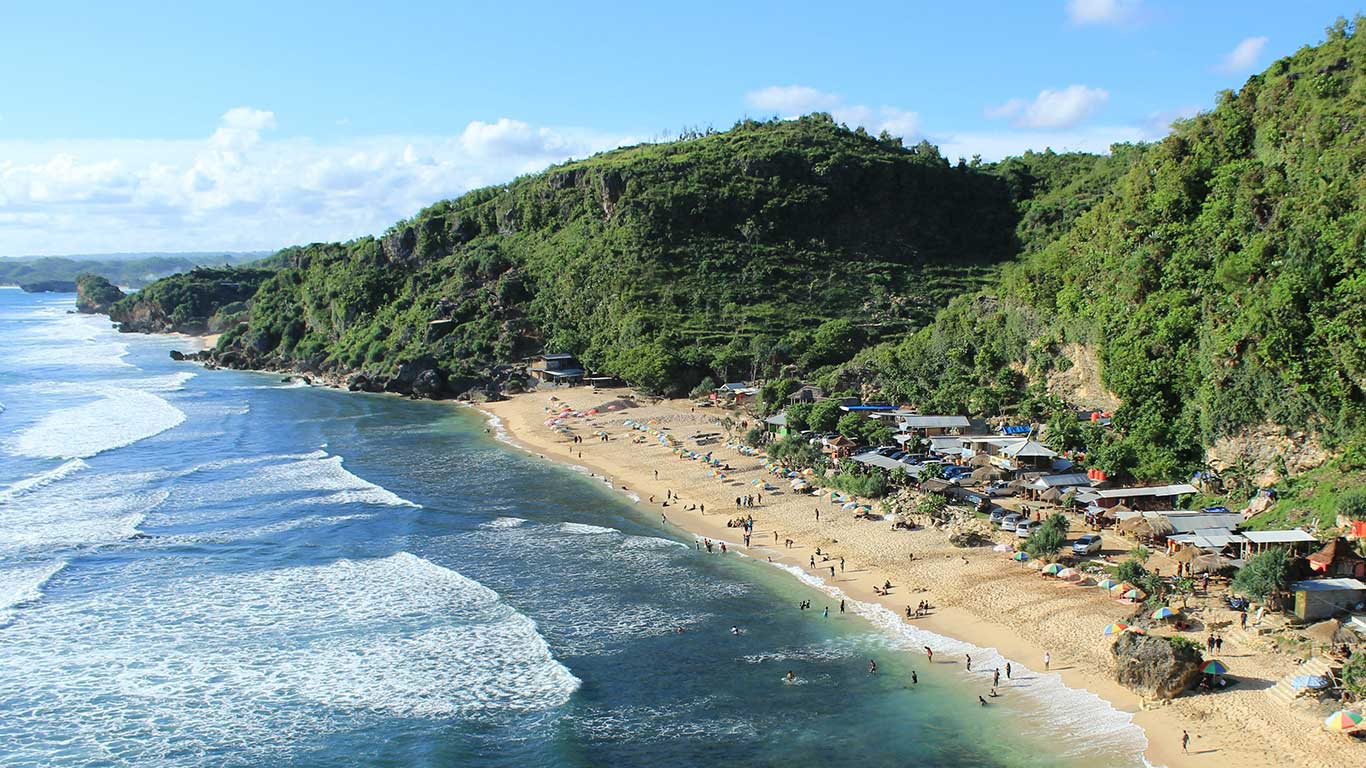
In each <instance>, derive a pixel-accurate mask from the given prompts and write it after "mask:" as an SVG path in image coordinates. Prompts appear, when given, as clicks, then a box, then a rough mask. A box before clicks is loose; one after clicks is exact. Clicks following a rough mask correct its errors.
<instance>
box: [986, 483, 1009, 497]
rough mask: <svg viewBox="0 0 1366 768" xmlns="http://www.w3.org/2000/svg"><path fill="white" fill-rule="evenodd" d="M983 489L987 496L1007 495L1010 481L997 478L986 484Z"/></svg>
mask: <svg viewBox="0 0 1366 768" xmlns="http://www.w3.org/2000/svg"><path fill="white" fill-rule="evenodd" d="M985 491H986V494H987V495H988V496H1009V495H1010V483H1009V482H1007V481H1005V480H997V481H995V482H993V483H991V484H990V485H988V486H987V487H986V489H985Z"/></svg>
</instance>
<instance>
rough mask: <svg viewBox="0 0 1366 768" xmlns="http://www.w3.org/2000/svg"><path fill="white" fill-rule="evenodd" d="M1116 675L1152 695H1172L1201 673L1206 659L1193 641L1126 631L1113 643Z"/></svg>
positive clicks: (1139, 691) (1179, 691)
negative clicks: (1184, 642)
mask: <svg viewBox="0 0 1366 768" xmlns="http://www.w3.org/2000/svg"><path fill="white" fill-rule="evenodd" d="M1110 653H1112V654H1113V655H1114V657H1115V679H1116V680H1117V681H1119V683H1120V684H1121V685H1123V686H1125V687H1127V688H1129V689H1130V690H1132V691H1134V692H1135V693H1138V694H1139V695H1141V696H1143V697H1144V698H1149V699H1171V698H1174V697H1175V696H1177V695H1178V694H1180V693H1181V692H1182V691H1184V690H1186V689H1187V688H1189V687H1190V686H1191V685H1192V684H1193V683H1194V682H1195V681H1196V680H1197V679H1199V677H1200V666H1201V664H1202V663H1203V661H1204V659H1203V657H1202V656H1201V654H1200V651H1199V649H1198V648H1197V647H1196V646H1194V645H1185V644H1180V643H1176V642H1172V641H1171V640H1170V639H1168V638H1165V637H1154V636H1152V635H1139V634H1135V633H1132V632H1125V633H1122V634H1121V635H1120V636H1119V639H1118V640H1116V641H1115V644H1114V645H1113V646H1111V648H1110Z"/></svg>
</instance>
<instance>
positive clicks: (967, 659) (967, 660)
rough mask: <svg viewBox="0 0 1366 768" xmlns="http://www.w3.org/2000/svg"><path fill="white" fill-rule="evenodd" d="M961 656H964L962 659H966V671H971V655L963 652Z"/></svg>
mask: <svg viewBox="0 0 1366 768" xmlns="http://www.w3.org/2000/svg"><path fill="white" fill-rule="evenodd" d="M963 658H964V659H965V660H966V662H967V665H968V671H969V672H971V671H972V656H971V655H969V654H966V653H965V654H963Z"/></svg>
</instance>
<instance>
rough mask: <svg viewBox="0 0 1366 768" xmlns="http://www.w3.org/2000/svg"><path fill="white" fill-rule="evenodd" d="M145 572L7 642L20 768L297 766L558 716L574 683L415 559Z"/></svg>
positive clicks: (543, 648) (525, 637) (163, 564)
mask: <svg viewBox="0 0 1366 768" xmlns="http://www.w3.org/2000/svg"><path fill="white" fill-rule="evenodd" d="M141 568H142V569H143V570H142V571H138V570H136V569H134V570H133V571H131V572H125V575H126V577H128V578H134V579H137V580H138V581H137V583H136V586H137V588H136V589H119V590H111V591H109V592H104V593H100V594H98V595H89V596H80V595H75V596H72V597H71V598H70V599H64V600H61V601H54V602H53V603H52V604H51V605H50V606H48V610H45V611H42V612H41V613H35V614H33V615H32V616H31V617H29V618H30V619H31V620H28V621H25V622H23V623H22V624H20V625H17V626H18V628H19V629H20V631H19V632H16V633H13V634H10V635H7V637H6V644H7V647H6V653H4V654H0V700H2V701H6V702H7V703H10V704H12V705H13V706H11V707H10V708H9V710H8V711H9V713H10V715H11V716H8V717H6V718H5V719H4V721H2V722H0V743H4V744H5V745H6V753H7V755H8V757H7V758H6V759H8V760H10V761H12V762H13V764H15V765H19V764H35V765H41V764H49V763H51V762H53V758H54V756H56V755H58V754H60V756H61V760H62V761H63V762H69V763H72V764H85V763H94V762H98V763H100V764H103V765H118V766H125V765H126V766H133V765H147V764H156V765H160V766H190V765H195V766H197V765H202V764H203V760H204V755H206V754H220V755H221V754H233V755H238V756H240V757H242V758H243V759H242V761H241V762H243V763H246V764H272V763H273V764H288V763H290V762H292V760H291V758H292V757H295V756H296V755H295V753H294V750H296V749H299V748H300V747H299V745H300V744H303V743H304V742H307V741H310V740H313V739H316V738H318V737H322V736H325V735H326V734H328V733H331V732H341V731H347V732H351V731H355V730H357V729H363V728H366V727H373V726H375V725H376V724H378V723H382V722H384V721H385V720H387V719H389V718H393V717H403V718H428V719H433V720H437V721H441V722H448V721H450V720H451V719H453V718H457V717H458V718H461V719H478V718H481V717H485V716H489V715H499V714H503V713H515V712H542V711H547V710H553V709H555V708H558V707H561V706H563V705H564V704H565V703H567V702H568V700H569V698H570V696H571V695H572V694H573V692H574V691H575V690H576V689H577V688H578V686H579V681H578V679H577V678H575V677H574V675H573V674H572V673H570V671H569V670H568V669H567V668H565V667H564V665H562V664H560V663H559V662H558V661H557V660H556V659H555V658H554V656H553V655H552V653H551V651H550V648H549V646H548V645H547V644H546V642H545V640H544V638H542V637H541V635H540V634H539V633H538V632H537V628H536V624H535V622H533V621H532V620H531V619H529V618H527V617H526V616H524V615H523V614H521V613H519V612H517V611H516V610H514V609H513V608H511V607H510V606H508V605H507V604H506V603H505V602H503V601H502V600H501V599H500V598H499V596H498V594H497V593H495V592H493V591H492V590H490V589H488V588H487V587H485V586H484V585H482V584H480V583H479V582H477V581H474V580H472V579H469V578H467V577H465V576H463V575H461V574H459V573H456V572H455V571H452V570H449V569H447V568H443V567H441V566H438V565H436V564H434V563H431V562H429V561H427V560H424V559H422V558H419V557H416V556H414V555H411V554H408V553H399V554H396V555H393V556H390V557H385V558H381V559H374V560H361V561H345V560H344V561H338V562H334V563H331V564H328V565H320V566H307V567H294V568H285V569H279V570H269V571H261V570H255V571H247V572H239V573H233V574H219V575H211V574H204V573H202V572H200V569H199V567H198V564H191V563H187V562H183V561H176V560H172V559H160V560H158V561H157V562H149V563H146V564H144V565H142V566H141ZM168 571H171V572H168ZM53 712H61V713H63V714H62V716H61V717H54V716H53V715H52V713H53ZM114 735H117V737H114Z"/></svg>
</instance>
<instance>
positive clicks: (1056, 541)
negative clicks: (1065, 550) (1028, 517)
mask: <svg viewBox="0 0 1366 768" xmlns="http://www.w3.org/2000/svg"><path fill="white" fill-rule="evenodd" d="M1067 528H1068V523H1067V516H1066V515H1063V514H1056V515H1052V516H1050V517H1049V518H1048V519H1047V520H1045V521H1044V522H1043V525H1040V526H1039V528H1038V530H1035V531H1031V532H1030V533H1029V538H1027V539H1025V552H1028V553H1029V555H1030V557H1051V556H1052V555H1055V554H1057V552H1058V550H1059V549H1062V547H1063V545H1064V544H1066V543H1067Z"/></svg>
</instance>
